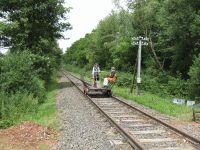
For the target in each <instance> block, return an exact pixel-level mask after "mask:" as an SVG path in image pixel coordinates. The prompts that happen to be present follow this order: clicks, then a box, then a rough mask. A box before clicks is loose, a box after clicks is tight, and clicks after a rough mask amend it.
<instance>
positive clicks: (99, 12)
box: [59, 0, 114, 51]
mask: <svg viewBox="0 0 200 150" xmlns="http://www.w3.org/2000/svg"><path fill="white" fill-rule="evenodd" d="M65 1H66V6H67V7H69V6H70V7H72V8H73V9H72V10H71V11H70V13H69V14H68V16H69V19H68V21H69V22H70V23H71V25H72V27H73V29H72V30H70V31H67V32H66V33H64V35H65V37H66V38H70V39H69V40H59V45H60V48H62V49H63V51H65V50H66V48H67V47H70V46H71V44H72V43H73V42H75V41H76V40H78V39H80V38H82V37H84V36H85V34H86V33H90V32H91V31H92V30H93V29H95V28H96V26H97V24H98V23H99V21H100V20H102V19H103V18H105V17H106V16H107V15H109V13H110V12H111V10H112V9H114V4H113V3H112V0H65Z"/></svg>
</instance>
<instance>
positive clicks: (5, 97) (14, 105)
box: [0, 91, 38, 128]
mask: <svg viewBox="0 0 200 150" xmlns="http://www.w3.org/2000/svg"><path fill="white" fill-rule="evenodd" d="M37 108H38V99H36V98H34V97H33V95H32V94H28V92H26V91H24V92H23V93H22V92H17V93H15V94H7V93H5V92H2V91H1V92H0V128H6V127H9V126H11V125H13V124H14V123H15V122H17V121H18V120H19V119H20V117H21V116H22V115H25V114H26V113H28V112H36V111H37Z"/></svg>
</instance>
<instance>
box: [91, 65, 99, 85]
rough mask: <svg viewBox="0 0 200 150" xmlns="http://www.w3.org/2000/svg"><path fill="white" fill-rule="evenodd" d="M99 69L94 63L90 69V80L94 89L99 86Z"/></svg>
mask: <svg viewBox="0 0 200 150" xmlns="http://www.w3.org/2000/svg"><path fill="white" fill-rule="evenodd" d="M99 75H100V68H99V64H98V63H95V65H94V66H93V68H92V78H93V81H94V84H93V85H94V87H98V86H99V82H100V81H99V80H100V76H99Z"/></svg>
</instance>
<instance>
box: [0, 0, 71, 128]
mask: <svg viewBox="0 0 200 150" xmlns="http://www.w3.org/2000/svg"><path fill="white" fill-rule="evenodd" d="M63 3H64V1H62V0H44V1H42V2H41V1H29V0H22V1H18V0H12V1H6V0H1V1H0V20H1V21H0V40H1V41H0V45H1V46H4V47H9V51H8V53H7V54H6V55H2V54H1V55H0V128H6V127H9V126H11V125H13V124H15V123H17V122H19V121H20V120H23V117H24V116H27V115H28V114H32V115H33V116H35V118H34V117H33V118H34V120H38V121H39V120H40V121H39V122H42V121H41V120H45V118H44V117H43V116H46V118H48V115H50V116H51V115H52V116H54V113H55V108H53V106H54V105H55V102H53V101H54V99H55V95H54V94H53V95H51V92H50V91H48V90H49V89H48V87H49V85H50V82H51V80H52V76H53V74H55V73H56V72H57V70H58V69H59V67H60V63H61V56H62V51H61V49H60V48H59V47H58V43H57V39H59V38H62V37H63V36H62V34H61V32H63V31H66V30H69V29H70V28H71V27H70V24H69V23H68V22H66V21H65V22H64V19H66V18H65V15H66V13H68V12H69V8H65V7H64V6H63ZM49 94H50V95H51V96H50V95H49ZM45 111H46V112H45ZM50 116H49V117H50ZM47 120H48V121H50V120H51V119H50V118H48V119H46V121H47ZM49 124H51V123H50V122H49ZM52 124H53V123H52Z"/></svg>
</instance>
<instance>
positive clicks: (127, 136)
mask: <svg viewBox="0 0 200 150" xmlns="http://www.w3.org/2000/svg"><path fill="white" fill-rule="evenodd" d="M63 74H64V75H65V76H66V77H67V78H68V79H69V80H70V82H71V83H72V84H73V85H74V86H75V87H76V88H77V89H78V90H79V92H80V93H81V94H82V95H83V96H84V97H86V98H87V99H89V100H90V101H91V102H92V103H93V104H94V105H95V106H96V107H97V108H98V110H99V111H100V112H101V113H102V114H103V115H104V116H105V117H106V118H108V120H109V122H110V123H112V124H113V125H114V126H115V127H116V128H117V129H118V131H119V132H120V133H121V134H122V135H123V136H124V137H125V139H126V140H127V141H128V142H129V144H130V145H131V146H132V147H133V148H137V149H140V150H145V148H144V147H143V146H142V145H141V144H140V143H139V142H138V141H137V140H136V139H134V138H133V137H132V136H131V135H130V134H129V133H127V132H126V131H125V130H124V129H123V128H122V127H121V126H120V125H119V124H118V123H117V122H116V121H115V120H113V119H112V118H111V117H110V115H108V114H106V113H105V112H104V111H103V110H102V109H101V108H100V107H99V106H98V104H97V103H96V102H94V101H93V100H92V99H91V98H90V97H89V96H88V95H86V94H84V93H83V91H82V90H81V89H80V88H79V87H78V86H77V85H76V84H75V83H74V82H73V81H72V80H71V79H70V78H69V77H68V76H67V75H66V73H65V72H63ZM70 75H71V74H70ZM71 76H73V75H71ZM73 77H75V76H73ZM75 78H76V79H78V80H80V79H79V78H77V77H75Z"/></svg>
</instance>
